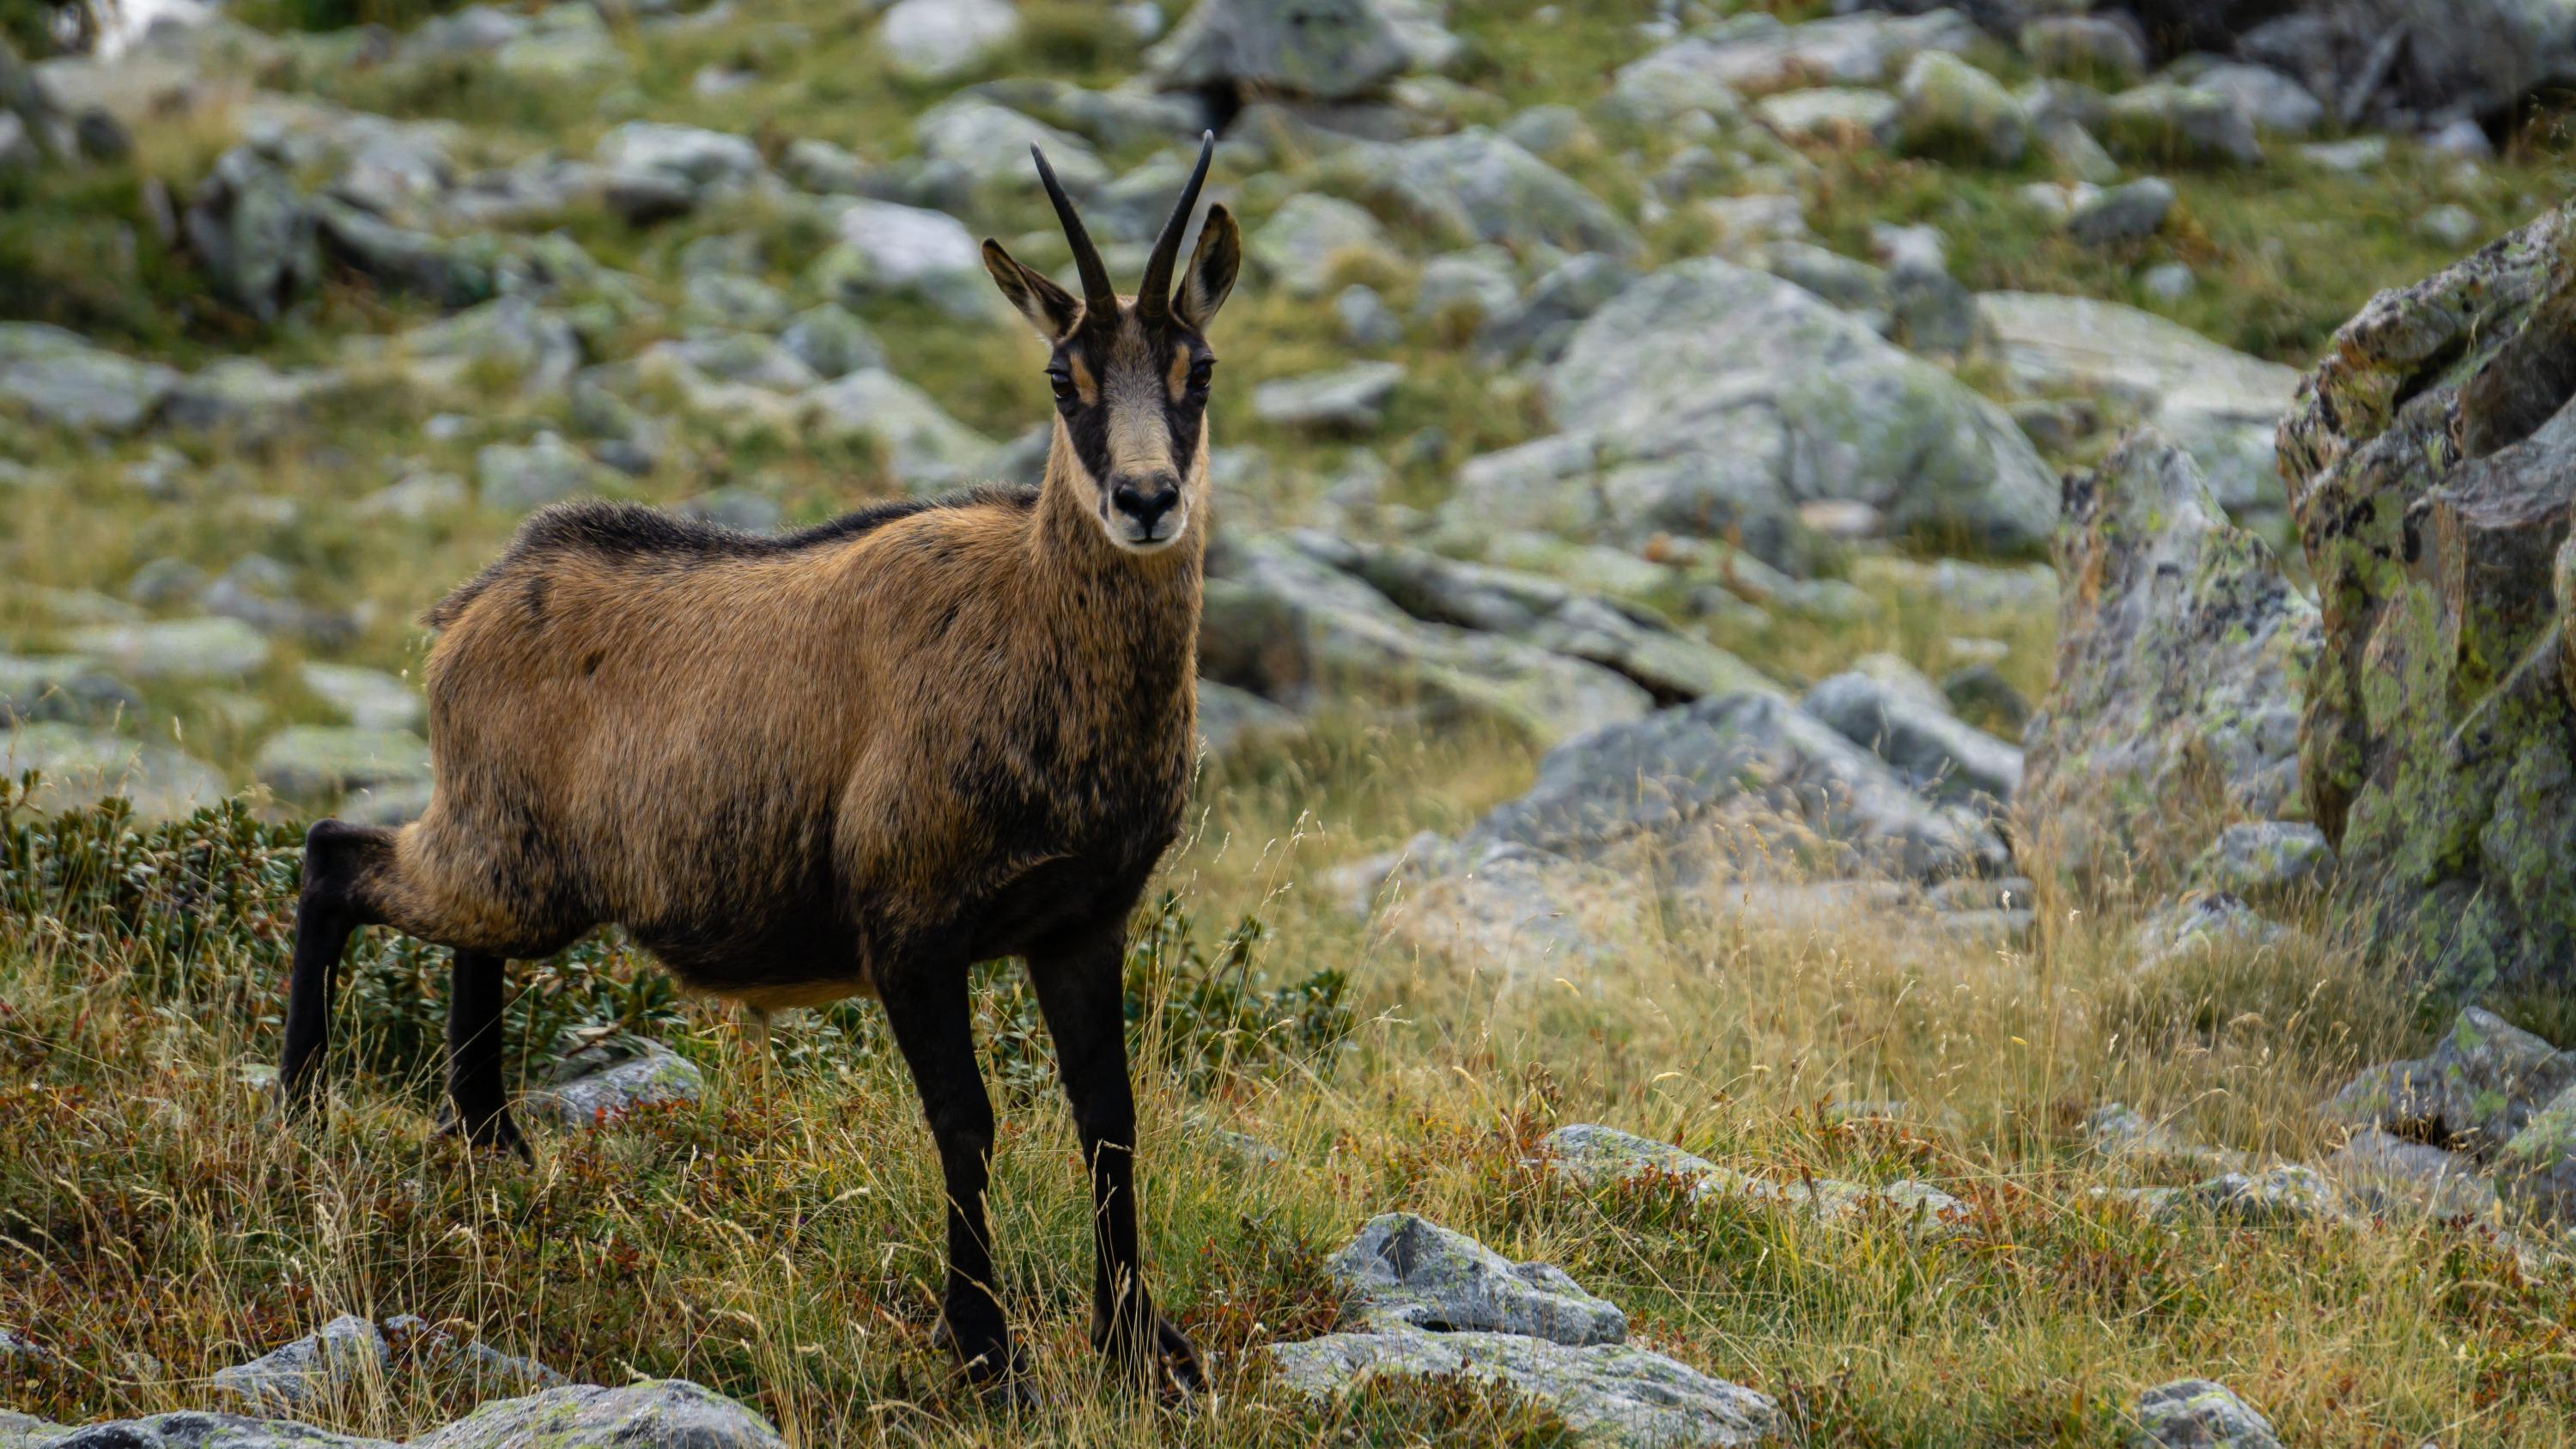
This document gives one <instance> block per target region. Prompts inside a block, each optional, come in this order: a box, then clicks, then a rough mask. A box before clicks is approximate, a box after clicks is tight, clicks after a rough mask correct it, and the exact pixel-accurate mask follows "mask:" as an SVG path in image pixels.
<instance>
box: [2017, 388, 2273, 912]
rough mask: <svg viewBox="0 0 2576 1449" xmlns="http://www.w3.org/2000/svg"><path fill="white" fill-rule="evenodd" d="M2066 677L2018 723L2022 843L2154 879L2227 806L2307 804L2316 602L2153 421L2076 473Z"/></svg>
mask: <svg viewBox="0 0 2576 1449" xmlns="http://www.w3.org/2000/svg"><path fill="white" fill-rule="evenodd" d="M2055 552H2056V556H2057V571H2058V577H2059V579H2060V580H2061V581H2062V582H2061V587H2062V593H2061V596H2060V601H2059V606H2058V649H2057V665H2056V675H2055V678H2054V680H2053V681H2052V683H2051V684H2050V687H2049V692H2048V695H2047V697H2046V698H2045V699H2043V700H2042V701H2041V702H2040V707H2039V712H2038V713H2037V714H2035V715H2034V716H2032V718H2031V721H2030V724H2029V726H2028V728H2027V729H2026V730H2025V731H2024V733H2023V738H2022V743H2023V747H2024V751H2025V753H2024V756H2023V759H2024V769H2023V775H2022V788H2021V793H2020V795H2019V796H2018V797H2017V801H2016V803H2017V806H2018V810H2017V815H2018V817H2019V819H2020V820H2021V821H2022V822H2023V823H2022V825H2021V827H2020V829H2019V830H2018V832H2017V833H2016V837H2015V838H2016V840H2017V841H2019V842H2022V843H2023V844H2024V845H2025V847H2026V858H2025V864H2028V863H2030V860H2029V857H2028V854H2027V852H2028V849H2031V848H2035V849H2036V851H2037V852H2038V855H2039V857H2040V858H2044V859H2047V860H2049V861H2051V862H2053V864H2054V865H2055V866H2056V867H2057V868H2058V869H2061V870H2063V871H2066V872H2069V873H2071V874H2073V875H2074V876H2075V877H2077V878H2078V879H2079V880H2084V881H2088V882H2091V883H2094V884H2109V883H2111V882H2112V881H2113V880H2114V879H2132V878H2133V879H2135V880H2137V881H2139V882H2140V883H2142V884H2146V885H2148V886H2150V887H2152V886H2153V885H2154V884H2155V883H2157V882H2158V881H2160V880H2162V879H2164V878H2167V877H2169V876H2171V875H2172V874H2174V873H2175V872H2178V871H2179V870H2180V869H2181V868H2182V867H2183V866H2185V865H2186V864H2188V863H2189V862H2190V861H2191V860H2192V859H2193V858H2194V857H2196V856H2197V855H2198V854H2199V853H2200V851H2201V850H2202V848H2203V847H2204V846H2205V845H2206V844H2207V843H2208V841H2209V839H2210V836H2211V834H2212V833H2213V831H2214V828H2215V825H2216V824H2217V822H2218V821H2220V820H2221V819H2228V818H2246V817H2251V818H2255V819H2288V818H2295V817H2296V815H2297V812H2298V804H2297V802H2298V769H2297V743H2298V719H2299V705H2300V699H2301V690H2302V688H2303V686H2304V684H2305V682H2306V680H2307V678H2308V676H2309V673H2310V671H2311V670H2312V669H2313V668H2314V666H2315V662H2316V659H2317V653H2318V648H2319V628H2318V622H2317V611H2316V606H2315V605H2313V604H2311V603H2309V602H2308V601H2307V599H2306V598H2304V597H2303V596H2301V595H2300V594H2299V592H2298V591H2297V590H2296V589H2294V588H2293V587H2291V585H2290V582H2289V580H2288V578H2287V577H2285V576H2284V575H2283V574H2282V572H2281V566H2280V561H2279V559H2277V558H2275V557H2274V556H2273V554H2272V551H2271V550H2270V549H2269V548H2267V547H2266V546H2265V545H2264V544H2263V542H2262V541H2261V540H2260V539H2257V538H2255V537H2254V536H2253V535H2252V534H2249V533H2247V532H2245V531H2244V530H2242V529H2240V528H2237V527H2236V526H2235V525H2233V524H2231V523H2229V522H2228V520H2227V514H2226V512H2225V510H2223V509H2222V508H2221V507H2220V506H2219V503H2218V499H2217V497H2216V495H2214V494H2213V493H2211V492H2210V490H2209V485H2208V483H2207V481H2206V480H2205V479H2204V478H2203V477H2202V475H2201V472H2200V469H2199V466H2198V465H2197V464H2195V463H2193V462H2192V460H2191V458H2190V456H2189V455H2188V454H2186V453H2184V452H2183V451H2182V450H2181V449H2180V448H2179V447H2177V446H2175V445H2174V444H2173V443H2172V442H2171V441H2170V440H2168V439H2166V438H2165V437H2163V436H2162V435H2161V434H2159V433H2156V432H2154V431H2153V430H2152V429H2140V430H2139V431H2137V432H2135V433H2132V434H2131V435H2129V437H2127V438H2126V439H2124V440H2123V441H2122V442H2121V444H2120V446H2119V447H2118V448H2117V449H2115V450H2114V451H2113V452H2112V454H2111V456H2110V457H2109V458H2108V459H2106V460H2105V461H2104V462H2103V464H2102V466H2101V467H2100V468H2099V469H2096V470H2095V471H2093V472H2091V473H2086V474H2078V475H2075V476H2072V477H2070V478H2069V479H2068V480H2067V484H2066V521H2065V524H2064V526H2063V528H2062V529H2061V530H2060V532H2059V535H2058V538H2057V541H2056V545H2055Z"/></svg>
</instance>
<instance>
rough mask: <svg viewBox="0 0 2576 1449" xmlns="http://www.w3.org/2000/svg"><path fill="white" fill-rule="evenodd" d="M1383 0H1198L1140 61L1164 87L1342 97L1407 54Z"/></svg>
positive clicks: (1399, 69) (1397, 69) (1368, 84)
mask: <svg viewBox="0 0 2576 1449" xmlns="http://www.w3.org/2000/svg"><path fill="white" fill-rule="evenodd" d="M1397 8H1398V7H1396V6H1393V5H1389V4H1386V3H1384V0H1198V4H1197V5H1196V6H1195V7H1194V8H1193V9H1192V10H1191V11H1190V13H1189V14H1188V15H1187V16H1186V17H1184V18H1183V19H1182V21H1181V23H1180V24H1179V25H1177V26H1174V27H1173V29H1172V33H1171V34H1170V35H1168V36H1166V37H1164V39H1163V40H1162V41H1161V43H1159V44H1157V45H1156V46H1155V47H1154V48H1153V49H1152V50H1151V51H1148V52H1147V53H1146V57H1145V64H1146V68H1147V70H1148V71H1149V72H1150V73H1151V74H1152V75H1153V77H1154V79H1155V80H1156V81H1157V82H1159V83H1160V84H1162V85H1163V86H1164V87H1165V88H1167V89H1172V90H1198V89H1206V88H1212V87H1219V86H1222V87H1227V88H1242V89H1248V90H1251V91H1253V92H1255V93H1263V92H1269V93H1278V94H1284V95H1291V96H1305V97H1310V98H1312V99H1315V100H1328V101H1329V100H1344V99H1349V98H1351V97H1355V96H1365V95H1369V94H1371V93H1373V92H1375V91H1377V90H1379V89H1381V88H1382V87H1384V85H1385V84H1386V83H1387V82H1388V81H1390V80H1392V79H1394V78H1395V77H1396V76H1397V75H1400V74H1402V73H1403V71H1404V69H1405V67H1406V66H1407V65H1409V64H1410V63H1411V62H1412V60H1413V53H1412V51H1411V50H1410V49H1409V48H1408V46H1407V44H1406V41H1405V35H1404V32H1403V29H1402V27H1401V26H1400V25H1399V24H1398V22H1397V19H1396V17H1395V16H1394V15H1393V14H1392V13H1391V12H1393V11H1395V10H1396V9H1397Z"/></svg>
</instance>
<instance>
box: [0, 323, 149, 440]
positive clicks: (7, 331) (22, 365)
mask: <svg viewBox="0 0 2576 1449" xmlns="http://www.w3.org/2000/svg"><path fill="white" fill-rule="evenodd" d="M178 383H179V374H178V372H177V371H176V370H174V369H172V368H168V367H164V366H162V365H161V364H160V363H157V362H138V361H136V360H135V359H133V358H131V357H127V356H124V355H123V354H121V353H115V352H110V351H108V350H107V349H105V348H103V347H93V346H91V345H90V344H89V342H88V341H87V340H86V339H84V338H83V337H81V335H80V334H79V333H76V332H71V331H67V330H65V329H63V328H60V327H54V326H49V325H47V324H45V323H42V322H0V413H9V412H14V413H17V414H19V415H21V416H24V417H26V418H27V419H29V420H30V421H33V422H36V423H40V424H46V425H50V426H54V427H62V428H72V429H78V430H82V431H90V432H102V433H123V432H130V431H132V430H133V429H135V428H137V427H140V426H142V425H143V424H144V423H146V422H148V421H150V420H151V418H152V415H153V413H154V411H155V410H156V409H158V408H159V407H160V406H161V403H162V400H163V399H165V398H167V397H168V396H169V395H170V391H171V389H172V388H174V387H176V386H178Z"/></svg>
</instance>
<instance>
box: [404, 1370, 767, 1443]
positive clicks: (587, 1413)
mask: <svg viewBox="0 0 2576 1449" xmlns="http://www.w3.org/2000/svg"><path fill="white" fill-rule="evenodd" d="M411 1443H412V1446H413V1449H786V1441H785V1440H783V1439H781V1438H779V1436H778V1431H777V1430H776V1429H774V1428H772V1427H770V1423H769V1421H768V1420H766V1419H764V1418H762V1417H761V1416H760V1415H759V1414H757V1413H754V1412H753V1411H752V1410H751V1409H750V1408H749V1407H748V1406H746V1405H743V1404H739V1403H736V1402H735V1401H734V1400H732V1399H728V1398H726V1397H725V1396H724V1395H722V1394H719V1393H716V1392H715V1391H714V1390H712V1389H706V1388H701V1387H699V1386H698V1385H696V1384H693V1383H690V1382H689V1381H688V1380H686V1379H648V1380H646V1381H644V1382H642V1383H633V1384H623V1385H620V1386H619V1387H617V1388H613V1389H609V1388H602V1387H600V1386H599V1385H597V1384H577V1385H573V1386H571V1387H567V1388H559V1389H548V1390H546V1391H545V1392H544V1393H541V1394H530V1395H528V1396H527V1397H526V1398H521V1399H503V1400H500V1401H498V1402H495V1403H489V1404H485V1405H483V1406H482V1407H481V1408H478V1409H476V1410H475V1411H474V1412H473V1413H471V1414H468V1415H466V1416H465V1417H464V1418H462V1419H459V1420H457V1421H456V1422H455V1423H453V1424H450V1425H448V1426H447V1427H445V1428H443V1429H439V1430H437V1431H435V1432H433V1433H430V1434H426V1435H423V1436H422V1437H420V1438H418V1439H414V1440H412V1441H411Z"/></svg>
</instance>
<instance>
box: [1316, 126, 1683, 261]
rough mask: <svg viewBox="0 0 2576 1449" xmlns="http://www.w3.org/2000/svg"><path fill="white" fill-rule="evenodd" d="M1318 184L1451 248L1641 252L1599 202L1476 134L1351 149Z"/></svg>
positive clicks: (1479, 130) (1499, 140)
mask: <svg viewBox="0 0 2576 1449" xmlns="http://www.w3.org/2000/svg"><path fill="white" fill-rule="evenodd" d="M1319 174H1320V177H1321V179H1322V180H1323V181H1324V182H1325V183H1326V184H1327V185H1329V186H1332V187H1334V188H1335V189H1338V190H1345V191H1348V192H1350V193H1351V194H1353V195H1356V196H1359V197H1362V198H1364V199H1367V200H1370V201H1372V202H1374V203H1376V204H1377V205H1380V206H1382V207H1385V208H1387V209H1389V210H1390V211H1391V212H1393V213H1395V214H1396V215H1398V216H1401V217H1403V218H1407V219H1409V220H1411V221H1412V222H1413V223H1414V224H1415V225H1416V226H1417V227H1419V228H1420V229H1421V230H1422V231H1424V232H1427V233H1429V234H1430V235H1432V236H1434V237H1438V238H1441V239H1443V240H1446V241H1448V242H1449V243H1451V244H1452V245H1457V246H1467V245H1472V244H1474V243H1477V242H1498V243H1501V244H1503V245H1506V246H1513V247H1526V246H1529V245H1531V244H1532V243H1538V242H1544V243H1546V244H1547V245H1549V246H1553V247H1559V248H1562V249H1564V250H1566V251H1575V252H1608V253H1610V254H1611V255H1613V256H1618V257H1632V256H1634V255H1635V254H1636V253H1637V252H1638V251H1639V250H1640V249H1641V247H1642V245H1643V244H1642V243H1641V242H1640V241H1639V240H1638V237H1637V232H1636V229H1635V228H1634V227H1631V226H1630V225H1629V224H1628V223H1627V222H1626V221H1625V220H1624V219H1622V218H1621V217H1620V215H1619V213H1617V212H1615V211H1613V210H1611V209H1610V207H1609V206H1608V205H1607V204H1606V203H1604V202H1603V201H1602V200H1601V199H1600V198H1599V197H1597V196H1594V195H1593V194H1592V193H1591V192H1589V191H1586V190H1584V189H1583V187H1582V186H1581V185H1579V184H1577V183H1576V182H1575V181H1574V180H1573V179H1572V178H1571V177H1568V176H1567V175H1566V174H1565V173H1564V172H1562V171H1559V170H1557V169H1556V168H1555V167H1553V166H1550V165H1548V164H1547V163H1546V162H1544V161H1541V160H1540V159H1538V158H1537V157H1536V156H1533V155H1531V154H1530V153H1529V152H1527V151H1525V150H1523V149H1522V148H1521V147H1520V146H1518V145H1517V144H1515V143H1513V142H1512V141H1511V140H1509V139H1508V138H1506V137H1504V136H1502V135H1500V134H1498V133H1496V132H1493V131H1489V130H1487V129H1485V128H1484V127H1481V126H1472V127H1469V128H1468V129H1466V130H1464V131H1460V132H1458V133H1456V134H1455V135H1448V136H1427V137H1424V138H1422V139H1420V140H1416V141H1395V142H1374V141H1372V142H1360V143H1355V144H1353V145H1349V146H1345V147H1343V148H1342V149H1341V150H1339V151H1337V152H1335V153H1333V154H1332V155H1331V156H1329V157H1327V158H1325V160H1324V162H1323V164H1322V166H1321V167H1320V168H1319Z"/></svg>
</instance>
